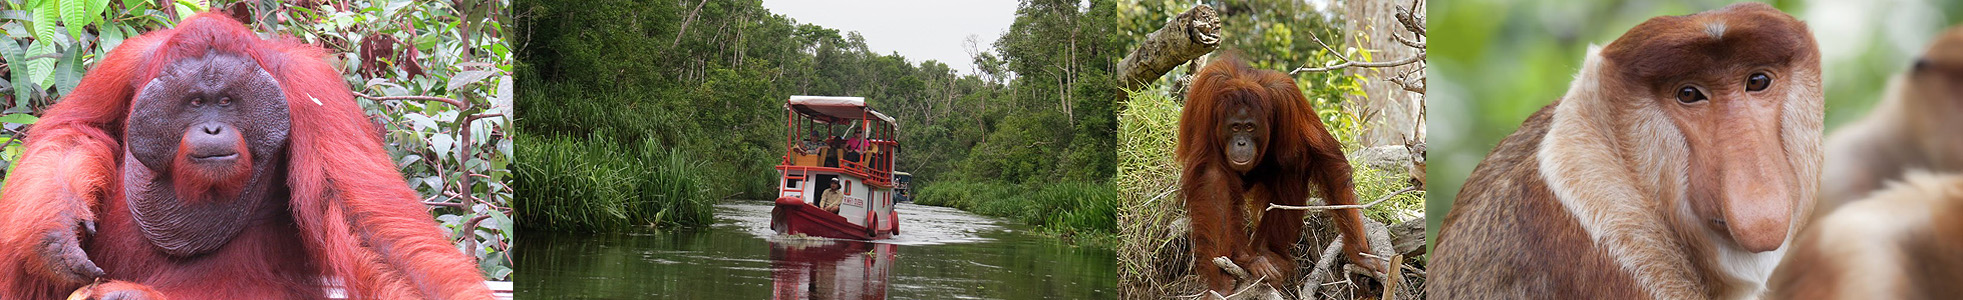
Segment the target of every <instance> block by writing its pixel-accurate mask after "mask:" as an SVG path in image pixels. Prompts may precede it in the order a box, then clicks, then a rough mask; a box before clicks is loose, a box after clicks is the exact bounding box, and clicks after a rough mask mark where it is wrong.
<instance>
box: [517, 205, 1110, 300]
mask: <svg viewBox="0 0 1963 300" xmlns="http://www.w3.org/2000/svg"><path fill="white" fill-rule="evenodd" d="M770 208H771V206H770V202H768V201H727V202H725V203H723V204H720V205H717V206H716V222H715V224H714V225H711V226H707V227H704V228H694V229H673V230H642V231H636V232H623V233H602V234H567V233H544V232H538V233H533V232H526V233H521V236H522V239H519V241H521V242H522V243H525V244H524V245H519V246H518V247H516V248H517V250H515V251H516V252H515V255H517V256H516V257H515V258H516V260H517V262H516V265H517V266H516V269H518V270H522V271H520V272H519V273H517V274H515V275H513V277H514V281H516V283H515V284H516V285H517V290H518V291H519V292H518V295H517V298H518V299H766V298H777V299H799V298H809V299H880V298H892V299H1111V298H1115V297H1116V293H1117V291H1116V288H1117V267H1116V262H1115V258H1114V257H1115V256H1114V254H1115V253H1114V252H1112V251H1111V250H1109V249H1096V248H1090V247H1073V246H1070V245H1068V244H1064V243H1060V242H1057V241H1055V239H1054V238H1045V237H1041V236H1037V235H1035V234H1033V233H1030V232H1028V229H1029V228H1028V227H1027V226H1023V225H1021V224H1015V223H1013V222H1009V221H1004V220H1001V219H997V218H991V217H984V216H979V215H975V214H971V213H967V212H963V211H960V210H956V209H951V208H944V207H935V206H924V205H914V204H911V203H901V204H899V205H897V206H895V208H894V210H895V211H898V212H899V213H900V218H901V221H900V222H901V223H900V235H898V236H895V237H894V238H892V239H889V240H884V241H879V242H862V241H847V240H832V239H824V238H807V237H790V236H780V235H777V234H776V233H775V232H772V231H771V230H770V228H769V225H770Z"/></svg>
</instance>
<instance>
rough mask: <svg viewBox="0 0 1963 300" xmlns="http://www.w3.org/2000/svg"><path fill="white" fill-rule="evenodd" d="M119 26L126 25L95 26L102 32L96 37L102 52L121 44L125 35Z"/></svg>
mask: <svg viewBox="0 0 1963 300" xmlns="http://www.w3.org/2000/svg"><path fill="white" fill-rule="evenodd" d="M121 27H128V25H110V26H103V27H98V28H97V29H100V30H99V31H101V32H102V36H100V37H98V39H100V40H101V43H102V50H103V53H108V52H109V51H110V50H115V49H116V46H122V45H123V39H125V38H127V37H125V36H123V30H122V28H121Z"/></svg>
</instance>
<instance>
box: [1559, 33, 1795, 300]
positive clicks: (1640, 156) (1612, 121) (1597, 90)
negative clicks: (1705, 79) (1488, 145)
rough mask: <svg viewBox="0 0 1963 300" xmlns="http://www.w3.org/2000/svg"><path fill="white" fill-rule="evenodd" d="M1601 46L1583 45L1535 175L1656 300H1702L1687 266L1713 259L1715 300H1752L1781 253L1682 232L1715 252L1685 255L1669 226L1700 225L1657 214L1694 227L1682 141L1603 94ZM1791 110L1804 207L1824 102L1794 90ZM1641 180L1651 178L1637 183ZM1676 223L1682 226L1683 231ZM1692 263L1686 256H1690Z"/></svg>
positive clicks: (1786, 124) (1790, 136)
mask: <svg viewBox="0 0 1963 300" xmlns="http://www.w3.org/2000/svg"><path fill="white" fill-rule="evenodd" d="M1600 50H1601V49H1600V47H1599V46H1591V47H1589V50H1588V57H1587V58H1586V60H1585V61H1583V63H1582V69H1581V71H1580V72H1579V74H1578V75H1577V78H1576V80H1575V81H1574V83H1573V85H1571V86H1570V87H1569V89H1568V94H1567V95H1566V96H1564V97H1562V99H1563V100H1562V101H1561V103H1560V104H1559V106H1558V107H1556V108H1555V112H1554V117H1553V121H1552V125H1550V126H1551V127H1550V129H1549V131H1548V134H1547V136H1546V137H1545V139H1544V140H1542V143H1541V149H1540V153H1539V159H1540V165H1541V173H1542V174H1541V175H1542V176H1543V177H1544V178H1546V179H1547V184H1548V188H1549V189H1550V190H1553V191H1554V194H1555V196H1556V198H1558V199H1560V202H1561V205H1562V206H1563V207H1565V208H1566V209H1567V210H1568V211H1569V212H1570V213H1573V214H1574V215H1575V217H1576V219H1577V220H1578V221H1579V222H1580V223H1581V226H1582V228H1584V229H1586V230H1587V231H1588V234H1589V236H1590V238H1592V239H1593V240H1594V241H1595V243H1596V245H1597V246H1598V247H1601V248H1602V249H1603V250H1605V251H1607V252H1608V253H1609V255H1611V256H1612V257H1615V259H1616V261H1617V262H1618V263H1619V264H1620V265H1621V266H1622V269H1623V271H1626V272H1629V274H1631V275H1632V277H1634V278H1635V279H1636V281H1637V282H1638V283H1639V284H1640V285H1642V286H1643V287H1644V288H1645V290H1647V291H1648V292H1649V293H1650V295H1651V297H1653V298H1656V299H1701V298H1707V297H1708V296H1707V295H1710V292H1711V291H1709V290H1708V289H1709V287H1707V286H1705V285H1703V284H1700V283H1699V280H1698V279H1697V278H1698V275H1697V272H1698V271H1697V270H1696V269H1695V264H1694V263H1693V262H1692V259H1693V258H1695V257H1712V256H1716V257H1717V258H1718V261H1719V265H1720V270H1719V271H1720V272H1721V273H1723V274H1726V275H1727V277H1730V278H1728V279H1727V280H1726V281H1727V283H1729V284H1730V286H1733V287H1736V288H1735V289H1731V290H1729V291H1728V293H1726V295H1719V296H1720V297H1722V298H1733V299H1737V298H1749V297H1756V296H1757V295H1758V294H1759V293H1761V292H1762V291H1763V289H1764V282H1765V280H1766V279H1767V277H1769V276H1770V274H1771V272H1772V268H1773V267H1774V266H1775V265H1776V263H1777V262H1778V261H1779V258H1780V257H1781V256H1782V255H1783V254H1784V252H1785V251H1784V249H1786V248H1787V247H1784V246H1782V247H1780V250H1777V251H1768V252H1764V253H1752V252H1750V251H1746V250H1743V249H1741V248H1739V247H1738V246H1737V245H1736V243H1732V242H1729V239H1727V238H1724V237H1723V236H1722V234H1723V233H1720V232H1713V231H1712V230H1709V229H1707V228H1704V227H1700V226H1691V227H1693V228H1686V229H1684V230H1694V231H1697V232H1702V234H1701V235H1703V236H1705V237H1706V239H1705V240H1706V241H1722V242H1716V243H1713V244H1712V245H1709V247H1702V248H1704V249H1716V250H1715V251H1716V252H1718V253H1695V254H1692V253H1685V250H1686V249H1693V248H1695V247H1689V246H1690V245H1689V244H1687V243H1688V242H1687V241H1683V240H1681V239H1680V238H1678V235H1677V234H1676V233H1675V232H1676V231H1675V230H1676V229H1673V228H1672V227H1673V226H1677V225H1672V224H1698V223H1699V222H1702V221H1701V220H1673V219H1670V216H1666V215H1664V214H1663V213H1662V212H1668V211H1676V212H1678V213H1676V214H1674V215H1677V216H1687V217H1690V218H1695V217H1694V214H1691V213H1690V212H1689V208H1688V206H1687V205H1684V204H1683V203H1685V201H1686V200H1687V199H1686V198H1685V197H1686V195H1685V189H1684V187H1686V186H1687V181H1688V165H1687V164H1688V159H1687V157H1689V147H1688V146H1686V145H1685V142H1684V139H1683V138H1682V137H1683V133H1682V132H1681V131H1679V130H1677V128H1676V126H1675V125H1674V124H1673V123H1671V122H1670V121H1669V119H1668V118H1667V117H1666V116H1664V115H1663V111H1662V110H1661V109H1659V108H1657V107H1654V105H1656V103H1665V102H1663V101H1655V100H1654V99H1625V98H1627V97H1628V96H1621V95H1610V94H1609V93H1606V92H1604V91H1603V88H1602V87H1601V86H1600V81H1601V79H1602V78H1604V73H1603V72H1606V70H1605V69H1604V67H1603V66H1602V58H1601V55H1600ZM1792 75H1793V76H1792V78H1795V79H1799V80H1802V81H1803V80H1811V81H1812V82H1818V75H1817V74H1809V73H1801V74H1792ZM1789 91H1790V93H1791V96H1789V99H1793V100H1792V101H1789V102H1786V103H1785V105H1784V109H1783V110H1784V116H1782V118H1781V126H1782V128H1781V132H1780V134H1781V135H1782V138H1783V141H1784V143H1785V148H1786V149H1785V150H1786V152H1787V154H1789V155H1790V156H1789V157H1791V160H1792V161H1791V163H1792V164H1793V172H1795V173H1796V174H1795V175H1797V176H1795V178H1797V179H1799V180H1798V181H1799V182H1798V187H1799V188H1800V191H1797V193H1796V194H1795V196H1797V197H1798V199H1812V198H1813V197H1814V196H1815V195H1814V194H1815V191H1816V190H1817V188H1818V179H1819V178H1820V171H1819V170H1820V165H1821V161H1822V156H1821V154H1820V153H1821V151H1820V132H1819V128H1820V122H1821V112H1822V111H1823V110H1822V109H1823V102H1822V101H1821V96H1820V93H1819V90H1818V89H1817V87H1814V86H1809V85H1802V87H1800V88H1796V89H1791V90H1789ZM1642 174H1653V175H1649V176H1645V175H1642ZM1800 202H1801V203H1798V204H1796V205H1797V206H1796V207H1794V218H1793V220H1794V221H1793V224H1791V225H1790V226H1791V227H1790V228H1789V230H1788V231H1787V239H1786V240H1787V241H1788V243H1790V241H1791V240H1792V234H1793V232H1796V231H1797V230H1796V229H1797V228H1801V227H1803V225H1804V223H1805V222H1803V220H1804V216H1807V215H1808V214H1809V212H1810V208H1811V206H1812V204H1811V201H1800ZM1684 221H1689V222H1688V223H1685V222H1684ZM1693 255H1694V256H1693Z"/></svg>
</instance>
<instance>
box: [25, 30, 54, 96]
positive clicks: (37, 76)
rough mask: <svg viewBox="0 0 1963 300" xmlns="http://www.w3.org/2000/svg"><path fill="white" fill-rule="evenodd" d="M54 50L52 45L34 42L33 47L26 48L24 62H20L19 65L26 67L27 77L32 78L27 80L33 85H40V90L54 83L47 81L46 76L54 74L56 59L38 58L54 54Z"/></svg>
mask: <svg viewBox="0 0 1963 300" xmlns="http://www.w3.org/2000/svg"><path fill="white" fill-rule="evenodd" d="M55 50H56V49H55V46H54V43H49V42H47V41H34V44H33V45H29V46H27V57H26V58H25V59H26V61H23V62H21V64H23V65H27V75H28V76H32V77H31V78H29V79H32V80H34V83H38V84H40V87H41V88H42V89H46V88H49V87H53V86H54V81H50V80H48V76H50V75H54V73H55V60H56V58H55V57H40V56H42V55H48V54H54V53H55Z"/></svg>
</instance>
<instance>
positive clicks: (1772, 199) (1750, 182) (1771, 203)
mask: <svg viewBox="0 0 1963 300" xmlns="http://www.w3.org/2000/svg"><path fill="white" fill-rule="evenodd" d="M1728 164H1729V165H1730V166H1729V168H1727V169H1729V170H1728V172H1727V173H1732V174H1727V176H1725V177H1726V178H1725V179H1724V181H1725V183H1724V185H1726V187H1724V202H1723V204H1722V205H1723V206H1724V207H1723V209H1724V213H1723V215H1722V216H1723V217H1724V220H1722V221H1721V223H1719V224H1723V225H1724V227H1725V231H1726V232H1728V233H1730V234H1731V238H1732V240H1733V241H1736V242H1738V246H1739V247H1740V248H1744V249H1745V250H1749V251H1752V252H1765V251H1772V250H1778V249H1779V245H1780V244H1784V243H1785V242H1786V233H1787V231H1788V230H1789V228H1790V226H1789V225H1791V224H1792V216H1793V207H1794V206H1795V205H1797V204H1798V203H1799V200H1798V199H1795V198H1794V192H1793V191H1792V190H1793V189H1794V185H1792V184H1790V182H1791V180H1789V177H1786V176H1780V175H1779V174H1780V171H1778V170H1782V168H1777V167H1776V166H1780V165H1781V164H1779V163H1778V162H1775V161H1771V160H1749V159H1747V160H1746V161H1745V162H1737V163H1728Z"/></svg>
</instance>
